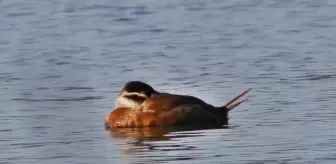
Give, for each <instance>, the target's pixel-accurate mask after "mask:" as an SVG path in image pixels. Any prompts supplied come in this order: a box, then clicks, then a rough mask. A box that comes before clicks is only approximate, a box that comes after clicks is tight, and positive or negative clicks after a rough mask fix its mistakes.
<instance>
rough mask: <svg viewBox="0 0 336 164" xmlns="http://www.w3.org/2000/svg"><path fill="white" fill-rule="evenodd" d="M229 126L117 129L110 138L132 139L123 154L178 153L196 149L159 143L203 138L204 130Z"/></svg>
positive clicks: (111, 133)
mask: <svg viewBox="0 0 336 164" xmlns="http://www.w3.org/2000/svg"><path fill="white" fill-rule="evenodd" d="M228 128H229V127H228V126H221V127H219V126H216V127H215V126H211V127H209V126H208V127H192V126H189V127H186V126H184V127H178V126H169V127H147V128H117V129H110V130H109V131H110V136H111V137H112V138H119V139H130V140H131V142H127V143H126V144H125V147H124V148H123V149H122V153H123V154H125V155H127V154H136V153H141V152H155V151H178V150H191V149H194V148H195V147H194V146H192V145H188V143H183V144H182V143H179V142H173V143H172V144H167V142H164V144H160V143H161V142H157V141H168V142H169V141H172V140H179V139H181V138H190V137H201V136H205V135H206V134H205V133H206V132H205V131H200V130H204V129H208V130H212V129H228Z"/></svg>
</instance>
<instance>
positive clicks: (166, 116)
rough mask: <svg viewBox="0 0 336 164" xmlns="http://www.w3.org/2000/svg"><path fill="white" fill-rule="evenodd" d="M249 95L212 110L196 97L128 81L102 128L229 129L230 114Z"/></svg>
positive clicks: (246, 91) (211, 106) (212, 107)
mask: <svg viewBox="0 0 336 164" xmlns="http://www.w3.org/2000/svg"><path fill="white" fill-rule="evenodd" d="M250 91H251V88H248V89H246V90H245V91H243V92H242V93H240V94H239V95H238V96H236V97H234V98H233V99H232V100H230V101H229V102H227V103H226V104H225V105H222V106H214V105H212V104H209V103H207V102H205V101H203V100H202V99H200V98H198V97H195V96H191V95H182V94H172V93H167V92H160V91H157V90H156V89H154V88H153V87H152V86H151V85H149V84H147V83H145V82H143V81H129V82H127V83H126V84H125V85H124V87H123V88H122V89H121V91H120V93H119V95H118V97H117V99H116V101H115V107H114V110H113V111H111V112H109V113H108V114H107V115H106V117H105V121H104V125H105V128H106V129H115V128H141V127H142V128H143V127H165V126H223V125H228V120H229V117H228V113H229V111H231V110H232V109H234V108H236V107H237V106H238V105H240V104H241V103H242V102H244V101H246V100H247V98H245V99H243V100H241V101H238V102H236V101H237V100H238V99H239V98H241V97H242V96H244V95H246V94H247V93H248V92H250Z"/></svg>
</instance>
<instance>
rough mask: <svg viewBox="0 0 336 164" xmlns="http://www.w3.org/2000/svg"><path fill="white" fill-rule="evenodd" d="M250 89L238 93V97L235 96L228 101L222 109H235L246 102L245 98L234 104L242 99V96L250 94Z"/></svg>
mask: <svg viewBox="0 0 336 164" xmlns="http://www.w3.org/2000/svg"><path fill="white" fill-rule="evenodd" d="M251 90H252V89H251V88H248V89H246V90H245V91H244V92H242V93H240V94H239V95H238V96H236V97H235V98H233V99H232V100H230V101H229V102H227V103H226V104H225V105H224V106H222V108H225V109H227V110H228V111H230V110H232V109H234V108H235V107H237V106H238V105H240V104H241V103H242V102H244V101H246V100H247V98H245V99H243V100H241V101H239V102H237V103H234V102H236V101H237V100H238V99H239V98H241V97H243V96H244V95H246V94H247V93H248V92H250V91H251Z"/></svg>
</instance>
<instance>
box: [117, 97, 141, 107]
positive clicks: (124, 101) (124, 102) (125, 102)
mask: <svg viewBox="0 0 336 164" xmlns="http://www.w3.org/2000/svg"><path fill="white" fill-rule="evenodd" d="M139 106H140V103H138V102H136V101H133V100H131V99H128V98H125V97H118V98H117V100H116V102H115V108H120V107H126V108H132V109H136V108H138V107H139Z"/></svg>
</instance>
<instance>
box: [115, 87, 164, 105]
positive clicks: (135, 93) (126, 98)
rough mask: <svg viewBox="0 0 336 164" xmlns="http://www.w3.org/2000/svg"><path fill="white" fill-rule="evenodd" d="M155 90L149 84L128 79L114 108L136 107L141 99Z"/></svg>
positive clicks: (152, 93) (155, 92)
mask: <svg viewBox="0 0 336 164" xmlns="http://www.w3.org/2000/svg"><path fill="white" fill-rule="evenodd" d="M157 93H159V92H157V91H156V90H155V89H154V88H153V87H151V86H150V85H149V84H146V83H144V82H141V81H129V82H127V83H126V84H125V86H124V87H123V88H122V89H121V91H120V94H119V96H118V98H117V100H116V104H115V108H121V107H123V108H132V109H135V108H137V107H138V106H139V105H140V104H141V103H142V102H143V101H145V100H146V99H148V98H150V97H151V96H153V95H154V94H157Z"/></svg>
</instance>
